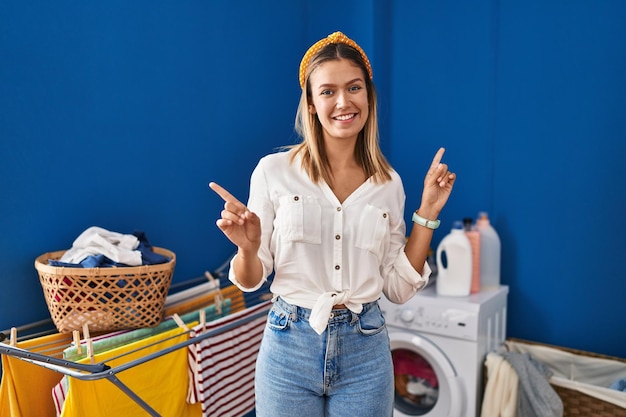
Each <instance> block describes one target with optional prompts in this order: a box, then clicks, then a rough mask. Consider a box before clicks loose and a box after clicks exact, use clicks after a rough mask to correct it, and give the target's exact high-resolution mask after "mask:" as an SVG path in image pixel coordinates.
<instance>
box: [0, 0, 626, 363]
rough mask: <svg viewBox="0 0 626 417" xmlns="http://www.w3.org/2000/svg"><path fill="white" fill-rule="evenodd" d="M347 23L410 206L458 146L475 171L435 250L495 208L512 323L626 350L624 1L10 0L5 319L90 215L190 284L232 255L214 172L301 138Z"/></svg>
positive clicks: (5, 34) (464, 178)
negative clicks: (327, 52) (311, 72)
mask: <svg viewBox="0 0 626 417" xmlns="http://www.w3.org/2000/svg"><path fill="white" fill-rule="evenodd" d="M335 30H342V31H344V32H345V33H347V34H348V35H349V36H350V37H352V38H354V39H355V40H357V42H359V44H360V45H361V46H362V47H363V48H364V49H365V50H366V51H367V52H368V55H369V56H370V59H371V61H372V64H373V66H374V81H375V82H376V85H377V89H378V92H379V95H380V103H379V110H380V118H381V143H382V147H383V149H384V150H385V152H386V153H387V155H388V157H389V159H390V161H391V162H392V164H393V165H394V166H395V167H396V169H397V170H398V171H399V172H400V174H401V175H402V177H403V179H404V182H405V188H406V192H407V217H406V219H407V221H409V215H410V213H411V211H412V210H413V209H414V208H417V206H418V204H419V198H420V192H421V185H422V180H423V175H424V173H425V170H426V168H427V166H428V164H429V162H430V160H431V158H432V156H433V154H434V152H435V150H436V149H437V147H439V146H441V145H443V146H445V147H446V148H447V153H446V160H447V162H448V163H449V164H450V166H451V167H452V168H453V169H454V170H455V171H456V172H457V173H458V175H459V180H458V183H457V185H456V188H455V192H454V196H453V197H452V199H451V201H450V203H449V204H448V206H447V207H446V209H445V211H444V213H443V214H442V217H441V219H442V224H443V226H442V228H440V229H439V230H438V231H437V232H436V234H435V241H434V243H433V247H435V246H436V244H437V243H438V242H439V241H440V240H441V238H442V237H443V236H444V235H445V234H446V233H447V231H448V229H449V227H450V226H451V225H452V222H453V221H454V220H457V219H461V218H463V217H467V216H476V214H477V213H478V211H488V212H489V214H490V216H491V218H492V222H493V223H494V225H495V227H496V229H497V230H498V231H499V233H500V236H501V239H502V244H503V253H502V271H503V275H502V282H503V283H504V284H507V285H509V286H510V295H509V314H508V330H509V336H511V337H521V338H526V339H531V340H536V341H540V342H544V343H553V344H558V345H563V346H569V347H573V348H578V349H584V350H590V351H594V352H599V353H606V354H612V355H617V356H621V357H626V340H624V338H623V333H624V321H623V318H624V316H625V314H624V313H626V308H625V307H624V306H625V305H626V304H625V303H624V294H626V284H625V282H626V280H624V279H623V276H622V275H623V271H624V269H625V265H624V259H625V258H624V250H625V249H626V239H625V238H624V236H626V226H625V222H624V220H623V214H624V212H625V209H626V192H625V187H624V185H623V182H622V181H623V178H625V177H626V168H625V164H624V161H625V160H626V140H625V139H626V118H625V117H624V116H625V114H624V113H625V109H626V76H625V75H624V74H626V3H625V2H623V1H621V0H600V1H596V2H588V1H584V0H576V1H567V2H563V1H557V0H549V1H545V0H543V1H538V0H534V1H533V0H531V1H524V2H522V1H499V0H478V1H474V2H455V1H439V2H431V1H425V0H419V1H409V0H394V1H386V2H383V1H376V0H369V1H347V2H340V3H336V2H333V1H330V0H324V1H312V0H299V1H292V0H281V1H258V0H255V1H250V0H245V1H243V0H242V1H238V2H202V1H196V0H189V1H186V2H172V1H170V2H144V1H139V0H134V1H119V0H113V1H108V2H106V3H98V2H80V3H76V2H56V3H54V4H52V3H49V2H44V1H31V2H26V3H24V2H4V3H2V4H1V5H0V56H1V57H2V58H1V61H0V179H1V181H0V195H1V196H2V197H1V200H0V329H6V328H9V327H11V326H16V325H21V324H24V323H28V322H31V321H35V320H40V319H43V318H47V317H48V311H47V308H46V306H45V302H44V299H43V296H42V292H41V287H40V285H39V282H38V278H37V273H36V271H35V269H34V266H33V262H34V259H35V258H36V257H37V256H38V255H40V254H42V253H44V252H48V251H53V250H61V249H66V248H68V247H69V246H70V245H71V243H72V241H73V240H74V238H75V237H76V236H77V235H78V234H80V233H81V232H82V231H83V230H84V229H86V228H87V227H89V226H91V225H98V226H102V227H105V228H108V229H110V230H115V231H119V232H132V231H133V230H136V229H139V230H144V231H145V232H146V233H147V234H148V237H149V238H150V240H151V242H152V243H153V244H155V245H157V246H163V247H167V248H169V249H171V250H173V251H174V252H176V254H177V258H178V263H177V267H176V272H175V277H174V280H175V282H182V281H185V280H188V279H190V278H195V277H198V276H201V275H202V274H203V272H204V271H205V270H207V269H208V270H211V269H213V268H216V267H217V266H219V265H220V264H221V263H222V262H223V261H224V260H225V259H226V258H227V257H228V256H229V255H230V254H231V253H232V252H233V250H234V248H233V246H232V245H231V244H230V243H229V242H228V241H227V240H226V239H225V238H224V237H223V236H222V235H221V233H220V232H219V230H217V228H216V227H215V225H214V221H215V219H216V218H217V216H218V213H219V210H220V209H221V202H220V201H219V199H218V198H217V196H215V195H213V193H212V192H211V191H210V190H209V189H208V188H207V182H208V181H210V180H215V181H218V182H220V183H222V184H223V185H224V186H226V187H227V188H229V189H230V190H231V191H232V192H233V193H234V194H235V195H236V196H238V197H239V198H240V199H243V200H245V199H246V198H247V193H248V191H247V187H248V180H249V175H250V173H251V171H252V169H253V168H254V165H255V164H256V162H257V160H258V159H259V158H260V157H261V156H262V155H264V154H266V153H268V152H271V151H272V150H273V149H274V148H275V147H277V146H281V145H285V144H290V143H293V142H294V141H295V140H296V137H295V134H294V133H293V119H294V116H295V110H296V106H297V102H298V98H299V86H298V82H297V68H298V65H299V62H300V59H301V57H302V54H303V53H304V52H305V51H306V49H307V47H308V46H309V45H310V44H311V43H312V42H314V41H316V40H318V39H319V38H321V37H322V36H325V35H327V34H328V33H331V32H333V31H335Z"/></svg>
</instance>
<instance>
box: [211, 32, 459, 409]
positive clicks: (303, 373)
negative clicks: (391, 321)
mask: <svg viewBox="0 0 626 417" xmlns="http://www.w3.org/2000/svg"><path fill="white" fill-rule="evenodd" d="M300 86H301V88H302V95H301V98H300V104H299V107H298V112H297V116H296V130H297V132H298V133H299V134H300V136H301V138H302V142H301V143H300V144H298V145H296V146H293V147H291V148H289V150H288V151H284V152H278V153H274V154H271V155H268V156H265V157H264V158H262V159H261V160H260V161H259V163H258V165H257V167H256V168H255V170H254V172H253V174H252V177H251V182H250V195H249V200H248V204H247V205H244V204H243V203H241V202H240V201H238V200H237V199H236V198H235V197H233V196H232V195H231V194H230V193H228V191H226V190H225V189H223V188H222V187H220V186H219V185H217V184H215V183H211V184H210V186H211V188H212V189H213V190H214V191H215V192H217V193H218V194H219V195H220V196H221V197H222V198H223V200H224V201H225V204H224V210H223V211H222V212H221V218H220V219H219V220H217V226H218V227H219V228H220V229H221V230H222V231H223V232H224V234H225V235H226V236H227V237H228V238H229V239H230V240H231V241H232V242H233V243H234V244H235V245H237V247H238V252H237V255H236V256H235V257H234V258H233V260H232V263H231V268H230V279H231V280H232V281H233V282H234V283H235V284H236V285H238V286H239V287H240V288H241V289H242V290H244V291H254V290H256V289H258V288H259V287H260V286H261V285H262V284H263V283H264V282H265V280H266V279H267V277H268V276H269V275H270V274H271V273H272V272H274V278H273V281H272V283H271V287H270V288H271V291H272V293H273V295H274V304H273V308H272V310H271V312H270V313H269V317H268V321H267V326H266V329H265V333H264V336H263V341H262V344H261V349H260V352H259V356H258V359H257V367H256V374H255V378H256V379H255V386H256V388H255V392H256V414H257V416H259V417H277V416H285V417H293V416H298V417H308V416H311V417H321V416H327V417H348V416H358V417H367V416H371V417H383V416H391V415H392V413H393V394H394V387H393V363H392V359H391V352H390V346H389V337H388V335H387V329H386V328H385V322H384V319H383V317H382V315H381V312H380V309H379V307H378V303H377V300H378V299H379V298H380V296H381V294H383V293H384V294H385V295H386V296H387V297H388V298H389V299H390V300H391V301H393V302H396V303H403V302H406V301H407V300H409V299H410V298H411V297H412V296H413V295H414V294H415V293H416V292H417V291H419V290H420V289H421V288H423V287H424V286H425V285H426V283H427V282H428V278H429V275H430V269H429V267H428V264H427V263H426V256H427V253H428V249H429V246H430V242H431V239H432V235H433V229H435V228H436V227H437V226H438V221H437V220H436V219H437V217H438V216H439V213H440V211H441V210H442V208H443V206H444V205H445V203H446V202H447V200H448V197H449V195H450V192H451V191H452V187H453V185H454V182H455V179H456V176H455V174H453V173H452V172H450V171H449V170H448V167H447V165H446V164H444V163H442V162H441V159H442V156H443V153H444V149H443V148H441V149H439V151H438V152H437V153H436V155H435V156H434V159H433V161H432V164H431V166H430V167H429V169H428V172H427V173H426V178H425V180H424V189H423V191H422V199H421V205H420V207H419V209H418V210H416V211H415V213H414V215H413V221H414V222H415V223H416V225H415V226H414V227H413V228H412V230H411V234H410V236H409V238H408V240H407V239H406V225H405V223H404V220H403V218H404V202H405V194H404V189H403V185H402V181H401V179H400V177H399V176H398V174H397V173H396V172H395V171H394V170H393V169H392V168H391V166H390V165H389V163H388V162H387V160H386V159H385V157H384V156H383V154H382V153H381V151H380V147H379V143H378V122H377V116H376V92H375V89H374V84H373V83H372V69H371V66H370V62H369V60H368V58H367V56H366V55H365V52H363V50H362V49H361V48H360V47H359V46H358V45H357V44H356V43H355V42H354V41H353V40H351V39H349V38H348V37H347V36H345V35H344V34H343V33H341V32H336V33H333V34H331V35H329V36H328V37H327V38H324V39H322V40H320V41H318V42H317V43H315V44H314V45H313V46H311V48H310V49H309V50H308V51H307V53H306V54H305V55H304V58H303V59H302V62H301V64H300Z"/></svg>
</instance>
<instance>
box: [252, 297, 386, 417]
mask: <svg viewBox="0 0 626 417" xmlns="http://www.w3.org/2000/svg"><path fill="white" fill-rule="evenodd" d="M310 313H311V310H309V309H306V308H301V307H297V306H294V305H291V304H288V303H286V302H285V301H283V300H282V299H280V298H279V299H277V300H276V302H275V303H274V305H273V307H272V310H271V311H270V313H269V315H268V319H267V324H266V327H265V332H264V334H263V341H262V342H261V349H260V351H259V356H258V358H257V363H256V377H255V393H256V415H257V417H280V416H284V417H294V416H298V417H391V416H392V414H393V395H394V383H393V362H392V360H391V349H390V346H389V336H388V334H387V328H386V327H385V321H384V318H383V316H382V313H381V311H380V308H379V307H378V303H377V302H373V303H368V304H365V305H363V311H362V312H361V314H355V313H352V312H351V311H350V310H347V309H345V310H333V313H332V317H331V318H330V320H329V322H328V327H327V328H326V330H325V331H324V333H322V335H318V334H317V333H315V331H314V330H313V329H312V328H311V326H310V325H309V321H308V318H309V316H310Z"/></svg>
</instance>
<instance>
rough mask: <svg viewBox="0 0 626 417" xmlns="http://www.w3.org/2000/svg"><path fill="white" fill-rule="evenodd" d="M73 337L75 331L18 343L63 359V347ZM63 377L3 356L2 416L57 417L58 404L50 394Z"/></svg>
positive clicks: (0, 407)
mask: <svg viewBox="0 0 626 417" xmlns="http://www.w3.org/2000/svg"><path fill="white" fill-rule="evenodd" d="M71 340H72V335H71V334H58V333H57V334H53V335H49V336H42V337H37V338H33V339H29V340H25V341H22V342H18V343H17V347H18V348H22V349H28V350H29V351H30V352H36V353H42V354H46V355H49V356H52V357H56V358H61V356H62V355H61V352H62V349H63V347H65V346H67V345H68V344H69V343H70V342H71ZM61 377H62V375H61V374H59V373H58V372H55V371H53V370H50V369H46V368H42V367H41V366H37V365H33V364H31V363H29V362H25V361H23V360H21V359H18V358H17V357H12V356H8V355H2V382H1V383H0V417H33V416H37V417H54V416H55V415H56V413H55V408H54V403H53V402H52V399H51V397H50V396H49V395H47V393H49V392H51V390H52V388H53V387H54V386H55V385H56V384H57V383H58V382H59V380H60V379H61Z"/></svg>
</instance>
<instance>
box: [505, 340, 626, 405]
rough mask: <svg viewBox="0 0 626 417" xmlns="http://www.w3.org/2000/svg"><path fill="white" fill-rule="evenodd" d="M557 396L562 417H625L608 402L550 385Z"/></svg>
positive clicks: (594, 355) (620, 360)
mask: <svg viewBox="0 0 626 417" xmlns="http://www.w3.org/2000/svg"><path fill="white" fill-rule="evenodd" d="M507 342H513V343H520V344H526V345H530V346H542V347H546V348H552V349H557V350H559V351H563V352H568V353H571V354H573V355H577V356H582V357H588V358H598V359H606V360H610V361H616V362H618V363H626V359H624V358H618V357H614V356H608V355H602V354H598V353H592V352H587V351H583V350H577V349H571V348H566V347H561V346H554V345H549V344H544V343H538V342H532V341H528V340H523V339H515V338H510V339H507ZM550 385H551V386H552V388H554V390H555V391H556V393H557V394H558V396H559V397H560V398H561V400H562V401H563V416H564V417H626V409H625V408H623V407H620V406H618V405H615V404H613V403H610V402H606V401H603V400H601V399H600V398H597V397H593V396H591V395H587V394H585V393H583V392H580V391H578V390H575V389H570V388H567V387H562V386H559V385H556V384H554V383H552V382H551V383H550Z"/></svg>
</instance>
